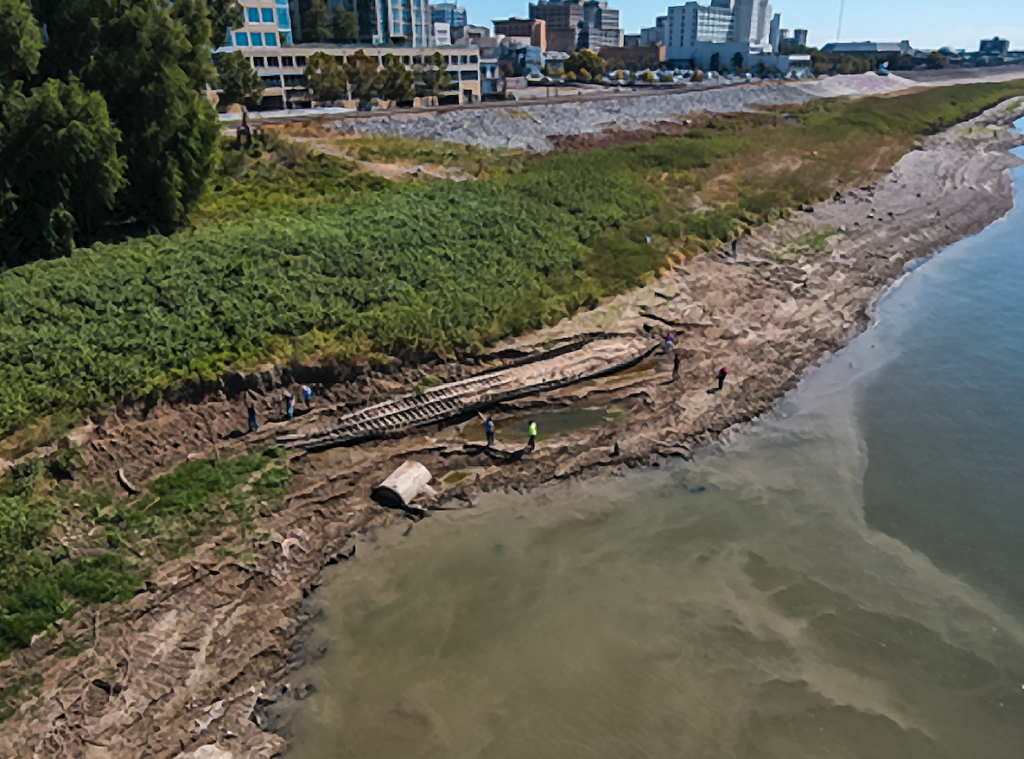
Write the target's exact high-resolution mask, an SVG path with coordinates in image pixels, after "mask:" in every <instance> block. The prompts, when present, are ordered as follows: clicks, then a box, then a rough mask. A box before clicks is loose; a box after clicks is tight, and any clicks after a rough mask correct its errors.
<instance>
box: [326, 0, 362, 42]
mask: <svg viewBox="0 0 1024 759" xmlns="http://www.w3.org/2000/svg"><path fill="white" fill-rule="evenodd" d="M358 39H359V22H358V21H356V14H354V13H353V12H352V11H350V10H349V9H348V8H346V7H345V6H343V5H339V6H338V7H337V8H335V9H334V13H332V14H331V40H332V41H334V42H340V43H342V44H344V43H348V42H355V41H356V40H358Z"/></svg>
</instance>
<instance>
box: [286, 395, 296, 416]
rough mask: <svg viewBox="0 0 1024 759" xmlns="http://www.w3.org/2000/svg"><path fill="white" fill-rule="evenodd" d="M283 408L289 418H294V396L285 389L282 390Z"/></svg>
mask: <svg viewBox="0 0 1024 759" xmlns="http://www.w3.org/2000/svg"><path fill="white" fill-rule="evenodd" d="M284 410H285V413H286V414H288V418H289V419H294V418H295V398H294V397H292V394H291V393H289V392H288V391H287V390H285V391H284Z"/></svg>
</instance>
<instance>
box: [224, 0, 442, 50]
mask: <svg viewBox="0 0 1024 759" xmlns="http://www.w3.org/2000/svg"><path fill="white" fill-rule="evenodd" d="M241 1H242V2H243V3H249V2H250V1H251V0H241ZM256 1H259V0H256ZM274 1H275V2H277V3H278V4H280V3H282V2H285V1H286V0H274ZM312 4H313V0H290V5H291V9H292V22H293V25H294V30H295V38H296V40H297V41H301V42H304V43H307V44H308V43H310V42H316V40H304V39H302V16H303V14H305V13H307V12H308V11H309V9H310V7H311V6H312ZM326 4H327V7H328V9H329V10H330V11H331V12H332V13H333V12H334V10H335V9H337V8H345V9H347V10H349V11H351V12H352V13H354V14H355V16H356V23H357V24H358V28H359V33H358V38H357V39H356V42H357V43H358V44H361V45H409V46H413V47H424V46H429V45H432V44H433V41H434V25H433V20H432V17H431V10H430V4H429V2H428V0H326Z"/></svg>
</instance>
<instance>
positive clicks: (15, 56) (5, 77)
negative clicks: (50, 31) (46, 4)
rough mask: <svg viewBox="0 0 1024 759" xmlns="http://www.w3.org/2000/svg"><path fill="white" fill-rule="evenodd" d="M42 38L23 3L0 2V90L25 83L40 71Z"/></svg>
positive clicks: (21, 0) (26, 4)
mask: <svg viewBox="0 0 1024 759" xmlns="http://www.w3.org/2000/svg"><path fill="white" fill-rule="evenodd" d="M42 49H43V35H42V34H41V33H40V31H39V26H38V24H36V20H35V18H34V17H33V16H32V9H31V8H29V6H28V3H27V2H25V0H0V86H2V85H8V86H9V85H11V84H13V83H14V82H16V81H19V80H22V81H24V80H26V79H28V78H29V77H30V76H31V75H32V74H34V73H35V72H36V71H37V69H38V67H39V53H40V51H41V50H42Z"/></svg>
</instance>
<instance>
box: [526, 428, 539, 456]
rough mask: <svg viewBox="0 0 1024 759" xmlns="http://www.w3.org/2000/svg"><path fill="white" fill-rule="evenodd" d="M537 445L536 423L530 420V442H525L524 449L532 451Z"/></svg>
mask: <svg viewBox="0 0 1024 759" xmlns="http://www.w3.org/2000/svg"><path fill="white" fill-rule="evenodd" d="M536 447H537V423H536V422H530V442H529V443H527V444H526V450H528V451H532V450H533V449H534V448H536Z"/></svg>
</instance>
